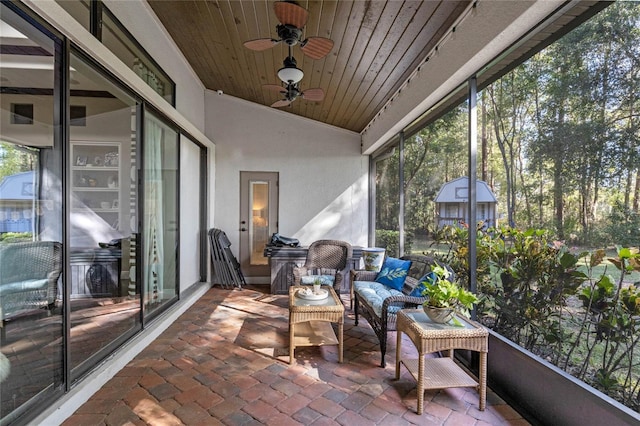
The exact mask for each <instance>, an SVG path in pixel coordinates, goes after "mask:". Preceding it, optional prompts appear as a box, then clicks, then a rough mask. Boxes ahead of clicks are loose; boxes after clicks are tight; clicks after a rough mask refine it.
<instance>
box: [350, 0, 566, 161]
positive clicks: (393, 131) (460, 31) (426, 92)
mask: <svg viewBox="0 0 640 426" xmlns="http://www.w3.org/2000/svg"><path fill="white" fill-rule="evenodd" d="M562 3H563V2H562V1H560V0H553V1H552V0H536V1H508V2H505V1H498V0H482V1H481V2H479V3H478V6H477V11H476V12H474V14H473V15H472V16H470V17H468V18H467V19H465V20H463V21H462V22H461V23H460V24H459V25H458V26H457V27H456V36H455V38H449V39H448V40H447V41H446V43H444V44H443V46H442V48H440V49H439V51H438V54H437V55H435V56H434V57H432V58H431V59H430V60H429V61H428V62H427V63H425V64H423V65H422V66H421V69H420V72H418V73H417V74H416V75H415V76H413V77H412V79H411V81H410V82H408V83H405V85H403V87H404V89H403V90H402V91H401V92H400V93H397V94H396V95H395V96H394V98H393V101H392V102H390V103H389V104H388V106H387V107H386V109H385V110H383V111H381V112H380V113H379V114H378V115H377V116H376V118H375V119H374V120H373V121H372V122H371V123H369V125H368V126H367V128H366V129H365V130H364V131H363V132H362V152H363V154H365V155H369V154H371V153H373V152H374V151H375V150H376V149H377V148H379V147H380V146H382V145H383V144H384V143H385V142H386V141H388V140H389V139H391V138H392V137H394V136H395V135H397V134H398V133H399V132H400V131H402V129H404V128H405V127H406V126H408V125H409V124H410V123H412V122H413V121H415V120H416V119H417V118H418V117H420V116H421V115H422V114H423V113H424V112H425V111H427V110H428V109H429V108H431V107H432V106H434V105H435V104H436V103H437V102H439V101H440V100H441V99H443V98H444V97H445V96H447V95H448V94H449V93H450V92H452V91H453V90H455V89H456V88H458V87H459V86H460V85H462V84H464V83H465V82H466V81H467V80H468V79H469V78H470V77H471V76H472V75H474V74H475V73H476V72H477V71H478V70H480V69H482V67H483V66H485V65H486V64H487V63H489V62H490V61H491V60H492V59H493V58H495V57H496V56H498V55H499V54H500V53H501V52H502V51H504V50H505V49H507V48H508V47H509V46H510V45H511V44H512V43H513V42H515V41H516V40H518V39H519V38H520V37H522V36H523V35H524V34H526V32H527V31H529V30H530V29H531V28H533V27H535V26H536V25H537V24H538V23H539V22H541V21H542V20H544V19H545V18H546V17H547V16H549V15H550V14H551V13H552V12H553V11H554V10H556V9H557V8H558V7H559V6H560V5H561V4H562Z"/></svg>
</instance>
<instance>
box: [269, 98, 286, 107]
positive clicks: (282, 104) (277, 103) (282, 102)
mask: <svg viewBox="0 0 640 426" xmlns="http://www.w3.org/2000/svg"><path fill="white" fill-rule="evenodd" d="M289 105H291V101H288V100H286V99H282V100H280V101H275V102H274V103H272V104H271V106H272V107H274V108H281V107H286V106H289Z"/></svg>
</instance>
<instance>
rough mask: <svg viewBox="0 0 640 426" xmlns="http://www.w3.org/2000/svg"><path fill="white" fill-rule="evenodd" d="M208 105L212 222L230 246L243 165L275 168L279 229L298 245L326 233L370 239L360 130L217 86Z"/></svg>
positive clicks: (235, 237)
mask: <svg viewBox="0 0 640 426" xmlns="http://www.w3.org/2000/svg"><path fill="white" fill-rule="evenodd" d="M296 102H305V101H304V100H298V101H296ZM206 111H207V117H206V123H207V124H206V134H207V135H208V136H209V137H210V138H211V139H213V140H215V141H216V158H217V168H216V189H215V193H216V214H215V217H216V221H215V224H216V227H217V228H220V229H222V230H223V231H225V232H226V234H227V236H228V237H229V239H230V241H231V244H232V249H234V252H236V253H237V250H238V249H239V247H238V244H239V231H238V229H239V206H240V202H239V192H240V188H239V185H240V171H269V172H278V173H279V178H280V182H279V183H280V184H279V218H278V220H279V232H280V233H281V234H282V235H285V236H288V237H295V238H298V239H299V240H300V243H301V245H309V244H310V243H312V242H313V241H314V240H317V239H323V238H329V239H340V240H345V241H348V242H349V243H351V244H352V245H358V246H365V245H366V244H367V231H368V224H367V211H368V209H367V196H368V194H367V187H368V184H367V176H368V167H369V166H368V157H366V156H363V155H361V154H360V135H359V134H358V133H354V132H350V131H346V130H342V129H338V128H335V127H331V126H327V125H326V124H322V123H318V122H316V121H312V120H308V119H305V118H301V117H297V116H295V115H291V114H288V113H285V112H283V111H280V110H277V109H274V108H270V107H267V106H262V105H256V104H253V103H250V102H246V101H243V100H240V99H238V98H234V97H231V96H226V95H222V96H220V95H218V94H217V93H215V92H207V95H206Z"/></svg>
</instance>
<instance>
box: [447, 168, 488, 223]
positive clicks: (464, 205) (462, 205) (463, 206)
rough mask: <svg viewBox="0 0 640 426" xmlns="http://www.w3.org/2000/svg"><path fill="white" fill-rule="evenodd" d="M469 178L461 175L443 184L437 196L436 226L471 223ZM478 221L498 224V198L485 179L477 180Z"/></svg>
mask: <svg viewBox="0 0 640 426" xmlns="http://www.w3.org/2000/svg"><path fill="white" fill-rule="evenodd" d="M468 188H469V178H468V177H466V176H462V177H459V178H457V179H454V180H452V181H449V182H447V183H445V184H443V185H442V187H441V188H440V191H439V192H438V195H437V196H436V199H435V203H436V218H435V219H436V227H437V228H442V227H443V226H445V225H459V224H462V223H470V222H471V221H470V220H469V217H468V215H469V213H468V200H469V190H468ZM476 203H477V207H476V223H479V222H483V224H484V226H486V227H490V226H495V225H496V223H497V222H496V220H497V212H496V205H497V203H498V200H497V199H496V196H495V195H494V194H493V191H491V188H489V185H487V183H486V182H485V181H482V180H476Z"/></svg>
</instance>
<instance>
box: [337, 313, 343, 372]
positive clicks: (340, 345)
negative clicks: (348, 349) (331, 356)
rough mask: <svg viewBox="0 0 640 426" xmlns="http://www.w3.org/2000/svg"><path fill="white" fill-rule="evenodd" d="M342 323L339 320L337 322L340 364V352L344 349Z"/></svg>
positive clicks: (339, 359) (340, 360) (339, 358)
mask: <svg viewBox="0 0 640 426" xmlns="http://www.w3.org/2000/svg"><path fill="white" fill-rule="evenodd" d="M343 335H344V323H343V322H342V321H340V322H339V323H338V362H340V363H341V364H342V354H343V351H344V338H343Z"/></svg>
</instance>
